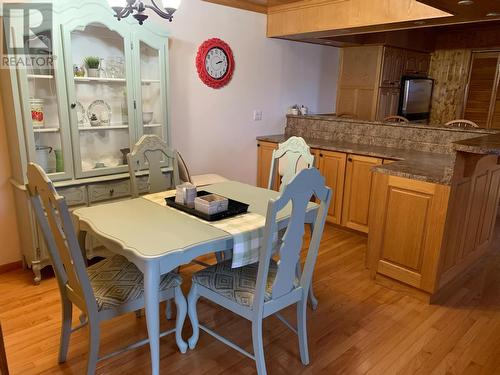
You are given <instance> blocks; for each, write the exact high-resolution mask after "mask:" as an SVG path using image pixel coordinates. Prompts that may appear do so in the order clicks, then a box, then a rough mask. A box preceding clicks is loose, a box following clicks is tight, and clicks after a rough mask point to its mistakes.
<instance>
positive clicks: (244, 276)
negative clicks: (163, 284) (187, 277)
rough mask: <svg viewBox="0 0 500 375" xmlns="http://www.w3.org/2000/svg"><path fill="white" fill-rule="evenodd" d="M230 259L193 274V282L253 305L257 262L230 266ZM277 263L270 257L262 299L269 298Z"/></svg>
mask: <svg viewBox="0 0 500 375" xmlns="http://www.w3.org/2000/svg"><path fill="white" fill-rule="evenodd" d="M231 264H232V261H231V259H229V260H226V261H224V262H220V263H217V264H214V265H213V266H210V267H207V268H205V269H203V270H201V271H198V272H196V273H195V274H194V275H193V282H195V283H197V284H199V285H202V286H204V287H205V288H208V289H210V290H212V291H214V292H215V293H218V294H220V295H222V296H224V297H226V298H229V299H230V300H232V301H234V302H236V303H238V304H240V305H243V306H247V307H251V306H252V305H253V299H254V295H255V284H256V280H257V271H258V269H259V263H254V264H251V265H248V266H244V267H240V268H231ZM277 272H278V264H277V263H276V261H274V260H273V259H271V263H270V265H269V273H268V276H267V284H266V294H265V296H264V301H269V300H270V299H271V293H272V287H273V283H274V279H275V278H276V274H277Z"/></svg>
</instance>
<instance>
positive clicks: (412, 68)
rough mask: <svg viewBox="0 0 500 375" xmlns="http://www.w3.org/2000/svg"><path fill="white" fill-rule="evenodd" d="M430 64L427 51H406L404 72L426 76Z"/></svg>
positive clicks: (429, 56)
mask: <svg viewBox="0 0 500 375" xmlns="http://www.w3.org/2000/svg"><path fill="white" fill-rule="evenodd" d="M430 65H431V55H430V54H428V53H422V52H416V51H407V52H406V58H405V67H404V74H405V75H410V76H422V77H427V75H428V74H429V67H430Z"/></svg>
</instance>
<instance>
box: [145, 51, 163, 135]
mask: <svg viewBox="0 0 500 375" xmlns="http://www.w3.org/2000/svg"><path fill="white" fill-rule="evenodd" d="M140 54H141V98H142V118H141V119H140V120H141V122H142V124H143V126H144V134H155V135H158V136H159V137H161V138H162V139H165V138H164V136H165V135H164V134H163V130H164V127H165V124H164V123H163V122H164V121H163V118H164V116H163V110H164V107H165V106H166V103H162V95H161V94H162V93H161V90H160V87H161V83H160V82H161V81H160V78H161V75H160V54H159V51H158V50H157V49H155V48H152V47H150V46H149V45H147V44H146V43H144V42H141V43H140Z"/></svg>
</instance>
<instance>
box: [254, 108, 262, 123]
mask: <svg viewBox="0 0 500 375" xmlns="http://www.w3.org/2000/svg"><path fill="white" fill-rule="evenodd" d="M253 120H254V121H262V111H261V110H255V111H253Z"/></svg>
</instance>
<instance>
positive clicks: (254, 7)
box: [203, 0, 267, 14]
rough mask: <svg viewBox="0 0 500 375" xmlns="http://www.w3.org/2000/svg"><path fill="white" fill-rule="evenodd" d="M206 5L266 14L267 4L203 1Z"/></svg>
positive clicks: (222, 0)
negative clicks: (210, 4) (217, 5)
mask: <svg viewBox="0 0 500 375" xmlns="http://www.w3.org/2000/svg"><path fill="white" fill-rule="evenodd" d="M203 1H206V2H207V3H214V4H219V5H225V6H228V7H233V8H238V9H244V10H249V11H251V12H257V13H264V14H266V13H267V3H266V2H265V1H264V2H260V1H247V0H203Z"/></svg>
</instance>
